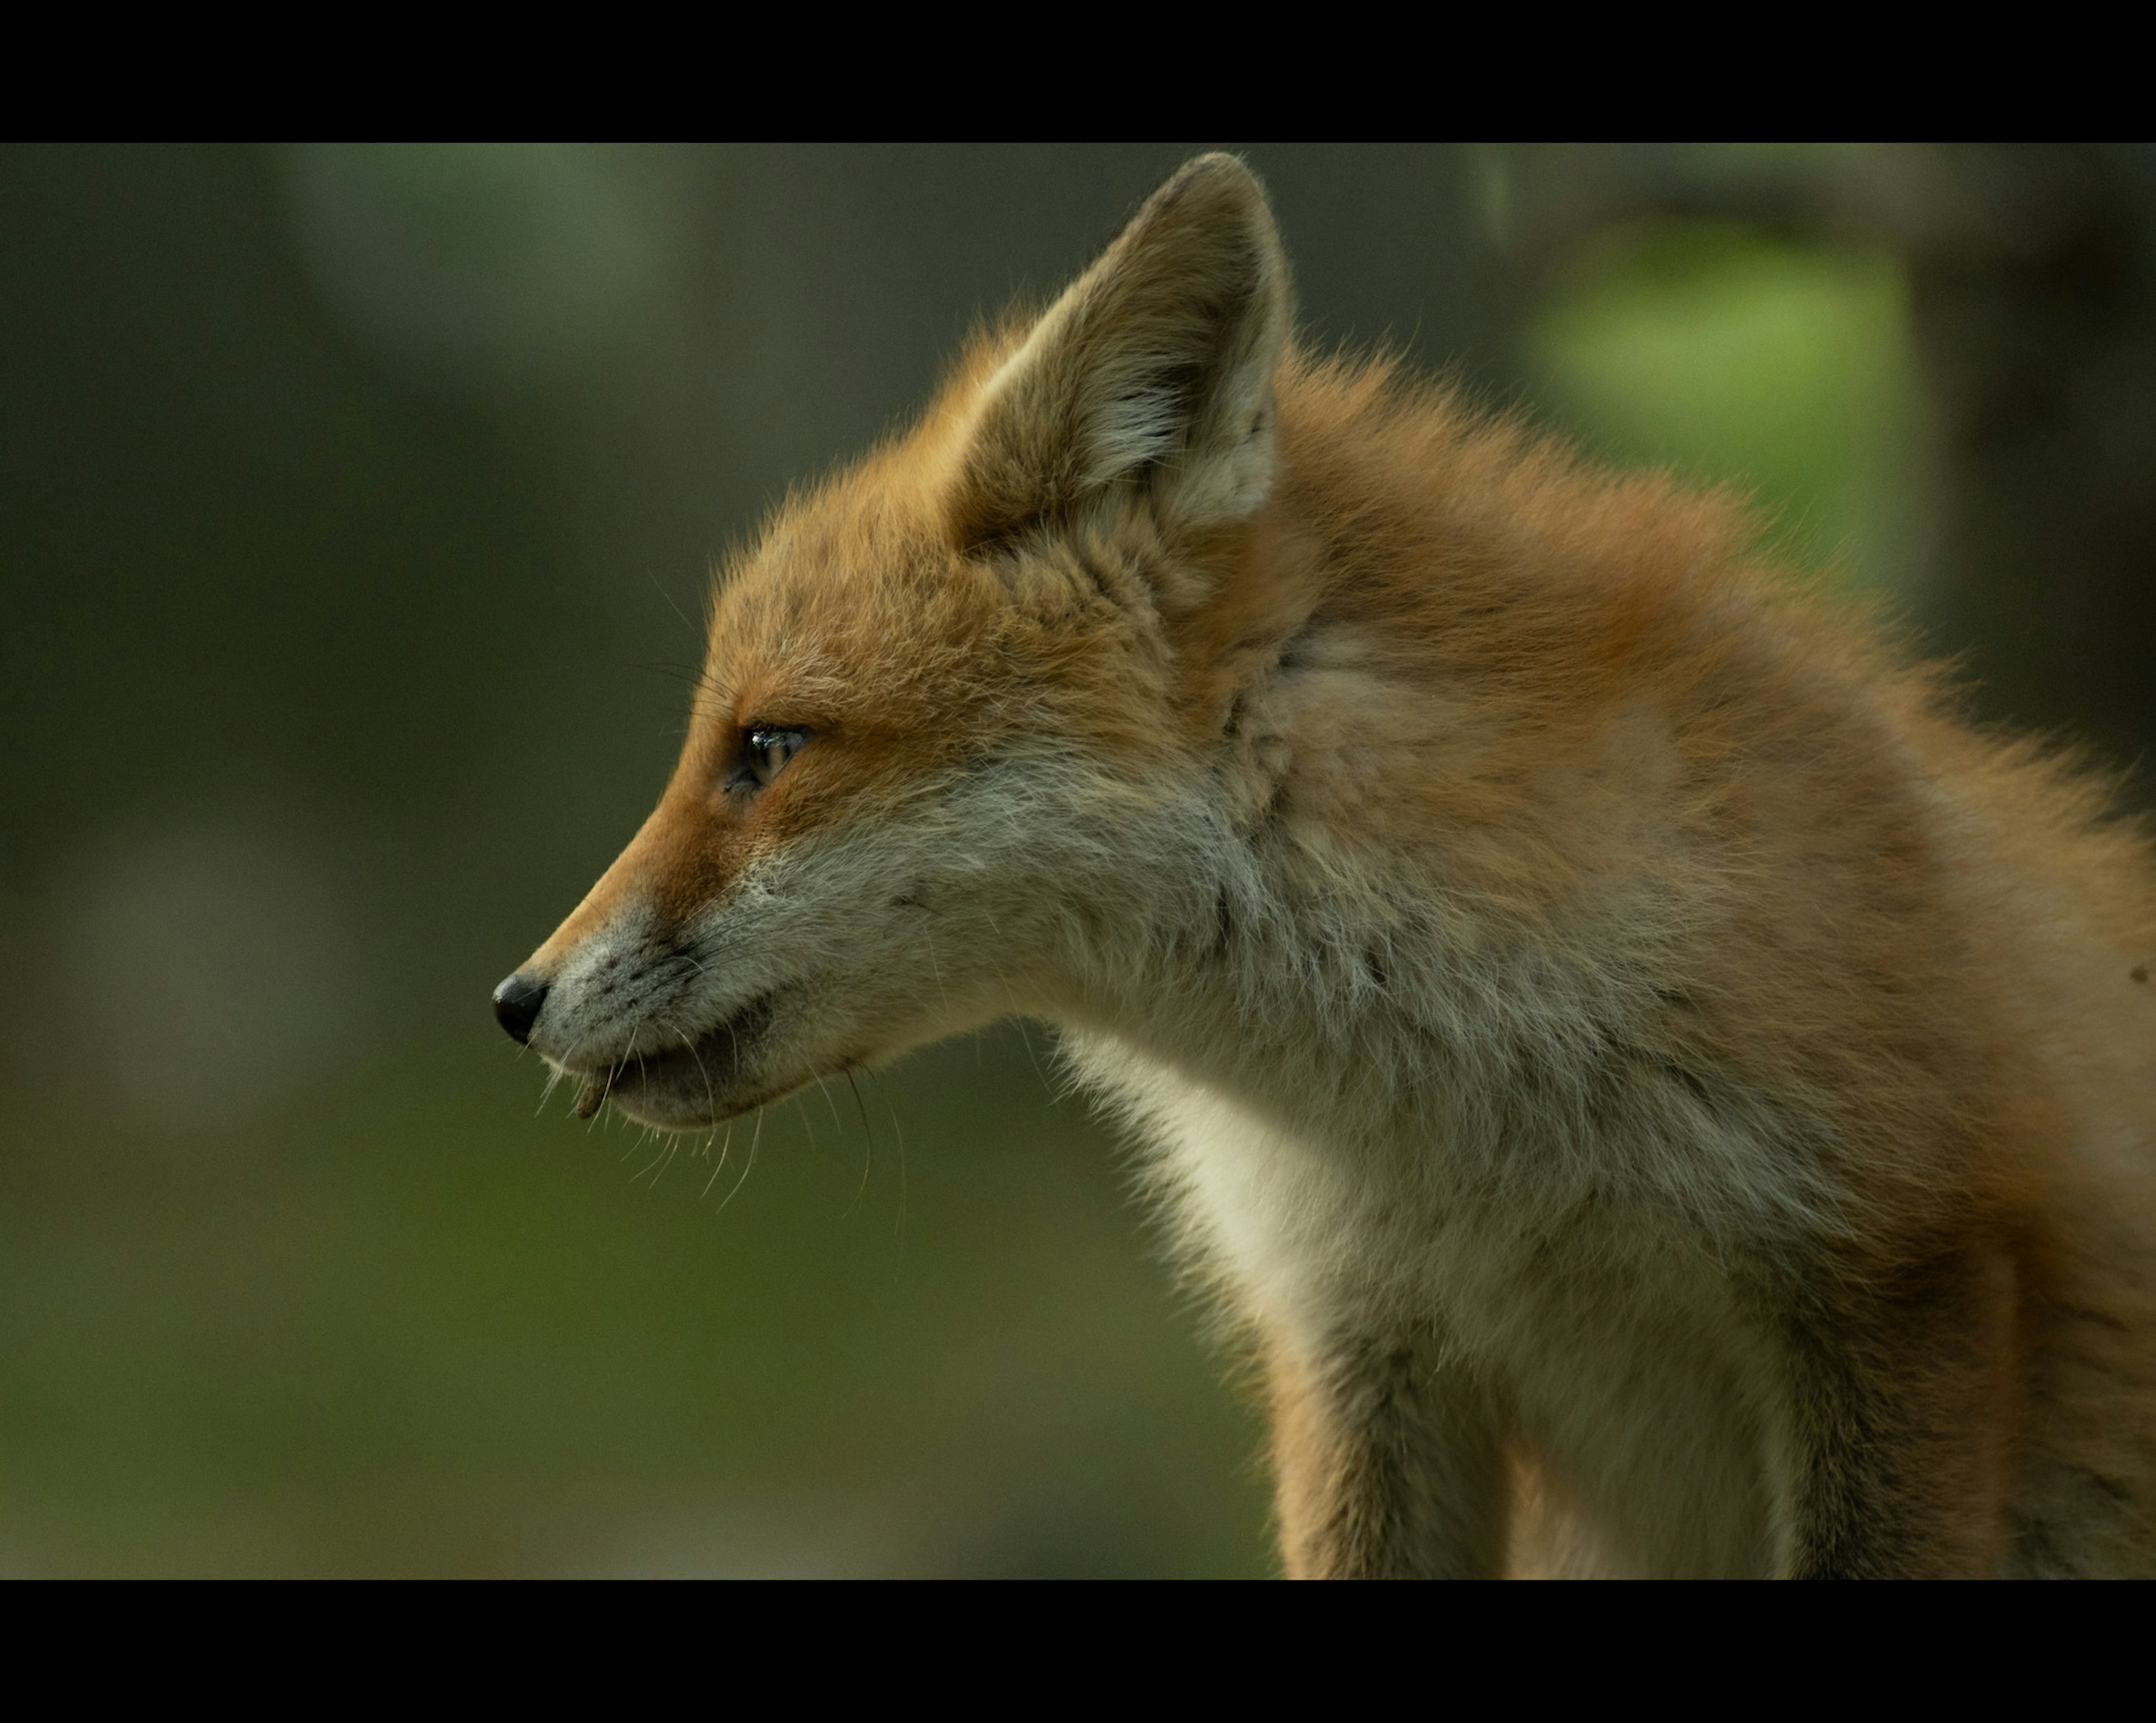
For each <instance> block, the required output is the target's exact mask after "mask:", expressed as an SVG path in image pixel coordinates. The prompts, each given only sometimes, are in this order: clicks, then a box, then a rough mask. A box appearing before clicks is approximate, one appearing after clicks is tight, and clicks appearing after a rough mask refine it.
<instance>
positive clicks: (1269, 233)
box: [953, 155, 1294, 545]
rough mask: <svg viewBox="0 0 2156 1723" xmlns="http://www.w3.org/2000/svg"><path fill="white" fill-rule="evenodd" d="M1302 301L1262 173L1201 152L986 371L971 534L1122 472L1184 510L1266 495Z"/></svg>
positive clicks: (1165, 508)
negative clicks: (1279, 401) (1281, 385)
mask: <svg viewBox="0 0 2156 1723" xmlns="http://www.w3.org/2000/svg"><path fill="white" fill-rule="evenodd" d="M1293 315H1294V311H1293V300H1292V295H1291V291H1290V289H1289V285H1288V274H1287V259H1286V257H1285V256H1283V255H1282V254H1281V244H1280V234H1279V232H1278V230H1277V229H1276V228H1275V227H1274V225H1273V218H1272V211H1271V209H1270V208H1269V207H1268V205H1267V204H1266V202H1265V189H1264V187H1261V186H1260V184H1259V183H1258V181H1257V177H1256V176H1255V175H1254V174H1253V173H1252V172H1250V169H1249V168H1247V167H1245V166H1244V165H1243V164H1242V163H1241V162H1239V161H1237V160H1236V159H1235V157H1234V156H1217V155H1216V156H1199V158H1198V159H1197V160H1196V161H1194V162H1189V163H1188V164H1187V165H1186V166H1185V167H1183V169H1182V170H1181V171H1180V172H1178V173H1177V174H1176V176H1175V177H1174V178H1173V179H1171V180H1169V181H1168V183H1167V184H1166V185H1164V186H1163V187H1161V188H1160V189H1159V190H1158V191H1157V192H1154V193H1153V194H1152V197H1150V198H1148V199H1147V202H1146V205H1145V207H1144V208H1142V209H1141V210H1140V211H1139V212H1138V213H1137V215H1136V217H1134V218H1132V221H1131V223H1130V225H1129V226H1128V227H1127V228H1124V229H1123V231H1122V233H1121V235H1119V236H1118V237H1117V238H1116V242H1115V244H1112V245H1111V246H1110V247H1109V248H1108V249H1107V251H1106V253H1105V254H1103V255H1102V256H1101V259H1100V260H1099V261H1098V262H1097V263H1096V264H1094V265H1093V267H1092V268H1091V269H1088V270H1087V271H1086V273H1085V274H1083V275H1081V276H1080V277H1079V279H1077V281H1076V282H1075V283H1074V284H1073V285H1072V286H1071V287H1070V290H1069V291H1067V292H1066V293H1065V294H1064V295H1063V297H1062V298H1060V300H1057V301H1056V302H1055V305H1052V306H1050V308H1049V310H1048V311H1047V312H1046V313H1045V315H1043V316H1042V317H1041V319H1040V320H1039V323H1037V324H1036V325H1035V326H1034V328H1033V330H1032V331H1031V333H1029V335H1028V336H1026V338H1025V340H1024V341H1023V342H1021V343H1020V344H1019V346H1018V348H1017V350H1016V351H1014V352H1013V353H1012V354H1011V356H1009V358H1008V359H1007V360H1005V361H1004V363H1003V365H1002V366H1001V367H999V368H998V370H997V371H996V372H994V373H993V375H991V376H990V377H989V378H988V382H986V384H985V385H984V386H983V390H982V394H981V400H980V407H979V410H978V417H977V418H976V419H975V421H974V423H973V428H972V433H971V443H970V445H969V447H968V449H967V451H966V454H965V457H964V460H963V464H962V468H961V469H960V475H959V479H958V484H957V491H956V494H955V496H954V499H953V500H954V502H955V504H956V507H955V510H954V515H955V520H956V524H957V533H958V536H959V537H960V539H961V541H962V542H964V543H966V544H968V545H981V544H986V543H989V542H992V541H994V540H996V539H998V538H1002V537H1006V536H1009V535H1010V534H1012V533H1014V532H1017V531H1022V530H1023V529H1024V528H1025V527H1026V526H1029V525H1031V524H1032V523H1034V521H1036V520H1044V519H1050V518H1053V517H1055V515H1059V514H1062V513H1065V512H1067V511H1068V510H1070V509H1072V508H1074V507H1075V506H1077V505H1081V504H1082V503H1084V502H1086V501H1087V500H1091V498H1093V497H1094V496H1096V495H1099V494H1101V493H1103V492H1105V491H1106V490H1109V489H1110V488H1111V487H1118V486H1121V487H1127V488H1129V489H1132V490H1144V491H1145V492H1146V493H1147V494H1149V495H1150V496H1151V498H1152V501H1153V504H1154V506H1155V508H1156V509H1157V510H1158V513H1159V515H1160V518H1161V520H1162V522H1163V525H1165V526H1171V527H1181V526H1206V525H1211V524H1215V523H1219V522H1223V521H1227V520H1240V519H1241V518H1243V517H1245V516H1246V515H1250V514H1251V513H1252V512H1254V511H1255V510H1256V509H1257V508H1258V507H1259V506H1260V505H1261V504H1262V503H1263V502H1264V501H1265V497H1266V495H1267V494H1268V493H1269V492H1270V490H1271V488H1272V479H1273V465H1274V461H1275V458H1276V442H1277V438H1276V425H1275V413H1274V406H1273V372H1274V369H1275V367H1276V366H1277V365H1278V363H1279V362H1280V358H1281V352H1282V351H1283V350H1284V348H1285V347H1286V343H1287V336H1288V326H1289V324H1290V321H1291V319H1292V317H1293Z"/></svg>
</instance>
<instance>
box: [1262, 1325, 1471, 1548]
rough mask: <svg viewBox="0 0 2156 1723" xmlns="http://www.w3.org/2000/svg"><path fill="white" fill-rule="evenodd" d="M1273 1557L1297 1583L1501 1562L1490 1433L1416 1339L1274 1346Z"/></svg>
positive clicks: (1459, 1381) (1460, 1380) (1466, 1393)
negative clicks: (1277, 1536) (1277, 1554)
mask: <svg viewBox="0 0 2156 1723" xmlns="http://www.w3.org/2000/svg"><path fill="white" fill-rule="evenodd" d="M1267 1377H1268V1387H1269V1389H1270V1400H1271V1411H1272V1448H1273V1463H1274V1469H1275V1473H1276V1479H1277V1487H1278V1513H1279V1517H1280V1532H1281V1556H1282V1560H1283V1562H1284V1565H1285V1567H1286V1571H1287V1572H1288V1575H1289V1576H1290V1577H1291V1578H1297V1579H1439V1578H1457V1579H1468V1578H1488V1577H1495V1576H1496V1574H1497V1573H1498V1572H1500V1571H1501V1568H1502V1567H1503V1565H1504V1561H1505V1556H1506V1548H1505V1546H1506V1535H1507V1524H1506V1520H1507V1468H1506V1459H1505V1454H1504V1451H1503V1443H1502V1431H1501V1426H1500V1424H1499V1422H1498V1420H1497V1418H1496V1416H1495V1414H1494V1409H1493V1407H1492V1404H1491V1396H1490V1394H1489V1392H1488V1391H1487V1389H1486V1387H1485V1386H1484V1385H1483V1384H1482V1383H1481V1382H1479V1381H1477V1380H1476V1379H1475V1378H1474V1377H1472V1376H1471V1374H1470V1373H1469V1372H1467V1371H1466V1370H1465V1369H1464V1368H1462V1367H1460V1366H1459V1365H1458V1364H1456V1363H1453V1362H1449V1361H1445V1359H1444V1358H1443V1356H1442V1353H1441V1351H1440V1348H1439V1347H1438V1346H1436V1345H1435V1343H1434V1342H1433V1341H1431V1340H1430V1338H1429V1337H1426V1336H1425V1337H1421V1338H1419V1339H1354V1340H1343V1341H1336V1342H1333V1343H1331V1344H1327V1345H1322V1346H1317V1347H1314V1348H1310V1347H1298V1348H1290V1347H1287V1346H1279V1345H1276V1346H1274V1347H1273V1348H1271V1350H1270V1357H1269V1360H1268V1367H1267Z"/></svg>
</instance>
